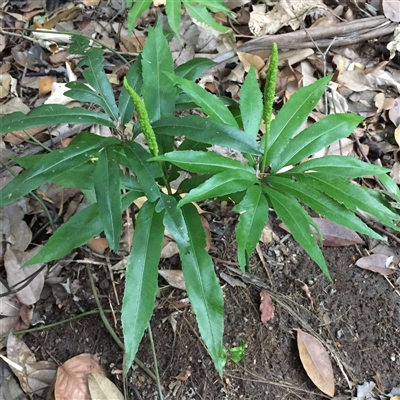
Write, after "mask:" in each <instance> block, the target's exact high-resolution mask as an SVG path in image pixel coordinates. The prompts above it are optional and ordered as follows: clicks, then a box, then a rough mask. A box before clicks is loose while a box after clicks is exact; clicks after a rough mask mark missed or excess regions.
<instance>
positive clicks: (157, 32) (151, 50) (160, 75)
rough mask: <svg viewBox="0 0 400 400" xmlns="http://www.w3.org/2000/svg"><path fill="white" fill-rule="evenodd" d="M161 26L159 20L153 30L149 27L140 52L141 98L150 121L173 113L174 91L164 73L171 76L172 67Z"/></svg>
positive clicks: (170, 56)
mask: <svg viewBox="0 0 400 400" xmlns="http://www.w3.org/2000/svg"><path fill="white" fill-rule="evenodd" d="M161 25H162V24H161V21H160V20H159V21H158V23H157V26H156V27H155V28H151V27H149V36H148V37H147V39H146V43H145V46H144V49H143V51H142V70H143V86H142V96H143V99H144V103H145V105H146V109H147V113H148V115H149V118H150V121H157V120H159V119H160V118H161V117H163V116H165V115H169V114H173V112H174V111H175V89H174V86H173V84H172V82H171V80H170V79H168V77H167V76H166V73H170V74H173V72H174V66H173V61H172V55H171V51H170V49H169V46H168V42H167V40H166V39H165V37H164V35H163V33H162V26H161Z"/></svg>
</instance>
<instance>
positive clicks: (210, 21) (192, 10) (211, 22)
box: [184, 1, 229, 33]
mask: <svg viewBox="0 0 400 400" xmlns="http://www.w3.org/2000/svg"><path fill="white" fill-rule="evenodd" d="M184 4H185V7H186V10H187V12H188V13H189V15H190V16H191V17H192V18H194V19H195V20H197V21H199V22H204V23H205V24H207V25H208V26H211V28H214V29H215V30H216V31H218V32H222V33H226V32H228V31H229V28H227V27H226V26H222V25H220V24H219V23H218V22H217V21H216V20H215V19H214V18H213V17H212V16H211V15H210V13H209V12H208V11H207V9H206V8H205V7H202V6H200V5H198V6H194V5H192V4H190V3H189V2H188V1H184Z"/></svg>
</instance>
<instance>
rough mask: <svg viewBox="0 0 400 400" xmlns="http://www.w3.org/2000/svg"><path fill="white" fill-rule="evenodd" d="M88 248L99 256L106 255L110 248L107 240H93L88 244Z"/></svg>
mask: <svg viewBox="0 0 400 400" xmlns="http://www.w3.org/2000/svg"><path fill="white" fill-rule="evenodd" d="M86 246H87V247H89V249H90V250H93V251H94V252H95V253H97V254H104V252H105V251H106V249H107V248H108V241H107V239H106V238H93V239H91V240H89V241H88V242H87V243H86Z"/></svg>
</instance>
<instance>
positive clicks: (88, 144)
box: [0, 132, 119, 207]
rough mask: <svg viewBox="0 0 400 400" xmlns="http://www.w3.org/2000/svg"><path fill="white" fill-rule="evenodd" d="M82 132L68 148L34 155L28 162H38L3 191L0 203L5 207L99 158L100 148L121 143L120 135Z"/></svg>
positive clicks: (0, 193)
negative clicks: (111, 136)
mask: <svg viewBox="0 0 400 400" xmlns="http://www.w3.org/2000/svg"><path fill="white" fill-rule="evenodd" d="M79 136H80V140H79V144H74V141H72V142H71V144H70V145H69V146H68V147H66V148H62V149H59V150H57V151H53V152H51V153H49V154H45V155H38V156H31V157H30V158H29V160H30V161H29V162H30V163H32V160H33V159H34V158H35V159H36V162H35V163H32V166H31V167H30V168H28V169H27V170H26V171H24V172H22V173H21V174H19V175H18V176H17V177H15V178H14V179H13V180H12V181H11V182H10V183H9V184H8V185H7V186H6V187H5V188H4V189H3V190H1V191H0V204H2V206H3V207H4V206H5V205H7V204H9V203H12V202H13V201H14V200H16V199H19V198H20V197H22V196H24V195H25V194H27V193H29V192H30V191H32V190H34V189H36V188H38V187H39V186H40V185H42V184H43V183H46V182H47V181H48V180H50V179H55V178H56V177H57V175H59V174H62V173H64V172H65V171H66V170H68V169H71V168H75V167H78V166H79V165H82V164H85V163H86V162H88V161H89V160H91V159H93V160H94V159H96V158H97V156H98V151H99V149H101V148H103V147H106V146H110V145H113V144H118V143H119V140H118V139H115V138H104V137H100V136H97V135H93V134H91V133H87V132H82V133H81V134H80V135H79Z"/></svg>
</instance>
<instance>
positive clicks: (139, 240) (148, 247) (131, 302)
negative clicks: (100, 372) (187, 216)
mask: <svg viewBox="0 0 400 400" xmlns="http://www.w3.org/2000/svg"><path fill="white" fill-rule="evenodd" d="M163 217H164V212H160V213H157V212H156V211H155V204H154V203H150V202H148V201H147V202H146V203H144V204H143V206H142V208H141V209H140V210H139V213H138V216H137V220H136V225H135V232H134V234H133V240H132V249H131V253H130V255H129V260H128V264H127V267H126V278H125V291H124V300H123V303H122V318H121V319H122V328H123V332H124V343H125V353H126V361H125V373H127V372H128V370H129V368H130V366H131V365H132V363H133V360H134V359H135V356H136V353H137V350H138V347H139V344H140V341H141V340H142V337H143V334H144V331H145V329H146V327H147V324H148V323H149V321H150V319H151V316H152V315H153V309H154V301H155V299H156V292H157V287H158V284H157V277H158V264H159V262H160V255H161V244H162V240H163V238H164V225H163Z"/></svg>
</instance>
